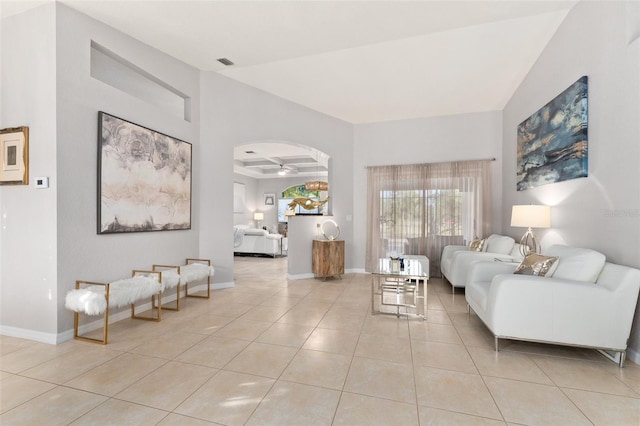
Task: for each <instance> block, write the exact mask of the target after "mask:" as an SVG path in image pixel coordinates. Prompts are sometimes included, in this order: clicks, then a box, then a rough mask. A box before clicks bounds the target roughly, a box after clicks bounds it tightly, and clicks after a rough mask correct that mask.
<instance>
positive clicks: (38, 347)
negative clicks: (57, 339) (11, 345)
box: [0, 342, 77, 373]
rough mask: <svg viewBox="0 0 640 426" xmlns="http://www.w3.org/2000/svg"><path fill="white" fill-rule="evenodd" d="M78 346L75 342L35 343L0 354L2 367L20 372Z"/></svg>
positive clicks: (8, 370)
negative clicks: (58, 343) (59, 343)
mask: <svg viewBox="0 0 640 426" xmlns="http://www.w3.org/2000/svg"><path fill="white" fill-rule="evenodd" d="M76 348H77V346H74V344H73V342H66V343H63V344H61V345H47V344H45V343H33V344H32V345H25V347H23V348H21V349H18V350H15V351H12V352H9V353H7V354H6V355H2V356H0V369H2V371H6V372H9V373H20V372H22V371H24V370H27V369H29V368H33V367H35V366H37V365H40V364H42V363H44V362H47V361H51V360H52V359H54V358H56V357H58V356H61V355H64V354H65V353H67V352H70V351H73V350H74V349H76Z"/></svg>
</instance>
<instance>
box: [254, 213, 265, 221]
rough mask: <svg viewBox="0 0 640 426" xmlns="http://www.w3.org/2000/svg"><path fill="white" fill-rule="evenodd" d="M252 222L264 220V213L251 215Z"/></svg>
mask: <svg viewBox="0 0 640 426" xmlns="http://www.w3.org/2000/svg"><path fill="white" fill-rule="evenodd" d="M253 220H264V213H261V212H255V213H254V214H253Z"/></svg>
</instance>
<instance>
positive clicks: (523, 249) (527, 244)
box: [520, 228, 540, 256]
mask: <svg viewBox="0 0 640 426" xmlns="http://www.w3.org/2000/svg"><path fill="white" fill-rule="evenodd" d="M539 249H540V246H539V245H538V240H537V239H536V236H535V235H534V234H533V231H532V230H531V228H529V229H527V232H525V233H524V235H523V236H522V238H520V254H522V256H526V255H528V254H529V253H538V251H539Z"/></svg>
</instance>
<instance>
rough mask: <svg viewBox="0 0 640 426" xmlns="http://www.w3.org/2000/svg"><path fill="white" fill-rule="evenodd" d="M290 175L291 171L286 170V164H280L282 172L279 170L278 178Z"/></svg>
mask: <svg viewBox="0 0 640 426" xmlns="http://www.w3.org/2000/svg"><path fill="white" fill-rule="evenodd" d="M287 173H289V169H285V168H284V164H280V170H278V176H285V175H286V174H287Z"/></svg>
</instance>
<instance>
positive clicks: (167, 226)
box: [98, 112, 191, 234]
mask: <svg viewBox="0 0 640 426" xmlns="http://www.w3.org/2000/svg"><path fill="white" fill-rule="evenodd" d="M177 229H191V144H190V143H188V142H184V141H181V140H178V139H175V138H172V137H170V136H167V135H164V134H162V133H158V132H156V131H153V130H150V129H147V128H145V127H142V126H139V125H137V124H134V123H131V122H128V121H125V120H123V119H121V118H118V117H115V116H113V115H110V114H107V113H105V112H100V113H99V114H98V234H112V233H120V232H143V231H165V230H177Z"/></svg>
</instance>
